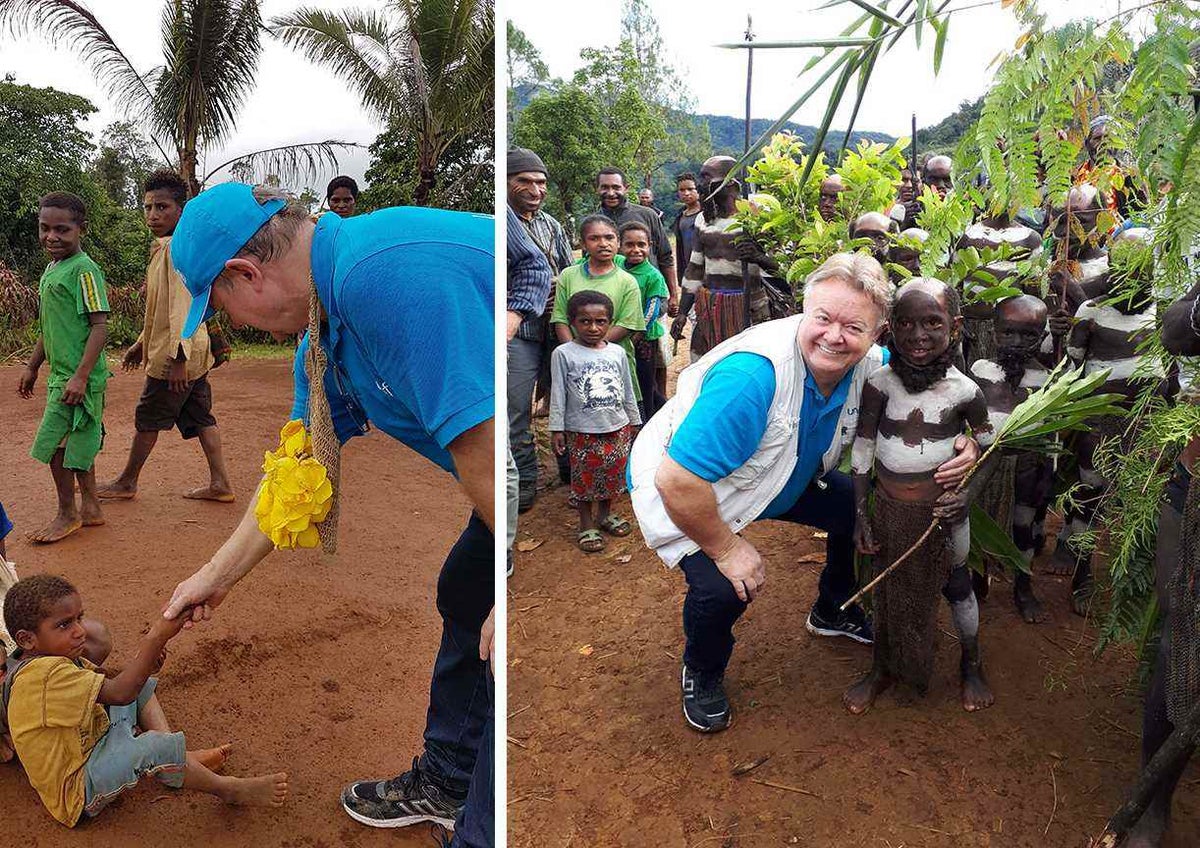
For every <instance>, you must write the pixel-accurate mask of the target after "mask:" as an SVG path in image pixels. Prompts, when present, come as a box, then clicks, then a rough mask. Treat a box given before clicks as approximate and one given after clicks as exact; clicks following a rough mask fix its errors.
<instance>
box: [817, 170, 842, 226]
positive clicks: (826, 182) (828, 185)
mask: <svg viewBox="0 0 1200 848" xmlns="http://www.w3.org/2000/svg"><path fill="white" fill-rule="evenodd" d="M845 190H846V181H845V180H843V179H842V175H841V174H830V175H829V176H828V177H826V178H825V179H823V180H821V194H820V197H819V198H818V199H817V212H819V213H820V215H821V220H822V221H836V220H837V219H838V218H840V217H842V211H841V209H840V208H839V206H838V198H839V197H840V196H841V194H842V192H843V191H845Z"/></svg>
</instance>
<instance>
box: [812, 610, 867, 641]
mask: <svg viewBox="0 0 1200 848" xmlns="http://www.w3.org/2000/svg"><path fill="white" fill-rule="evenodd" d="M804 626H805V628H806V629H807V630H808V632H809V633H811V634H812V635H814V636H845V637H846V638H848V639H853V640H854V641H855V642H859V643H861V644H863V645H870V644H873V643H874V641H875V634H874V633H873V632H872V631H871V622H870V620H868V619H867V614H866V613H865V612H863V608H862V607H860V606H859V605H858V604H854V605H853V606H851V607H850V608H849V609H847V610H846V611H845V612H839V613H838V614H837V615H836V616H834V617H832V618H826V617H825V616H823V615H821V613H820V612H819V611H818V610H817V608H816V606H814V607H813V608H812V611H811V612H810V613H809V614H808V620H807V621H805V622H804Z"/></svg>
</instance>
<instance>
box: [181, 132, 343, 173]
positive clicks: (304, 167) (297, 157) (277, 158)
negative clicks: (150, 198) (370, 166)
mask: <svg viewBox="0 0 1200 848" xmlns="http://www.w3.org/2000/svg"><path fill="white" fill-rule="evenodd" d="M355 147H362V145H361V144H357V143H356V142H353V141H339V140H337V139H327V140H325V141H313V142H306V143H303V144H285V145H282V146H280V147H270V148H267V149H266V150H255V151H253V152H251V153H243V154H241V155H240V156H235V157H234V158H232V159H229V160H227V161H225V162H222V163H221V164H220V165H217V166H216V167H215V168H213V169H212V170H210V171H209V172H208V173H207V174H205V175H204V179H203V180H202V182H205V183H206V182H208V180H209V179H210V178H211V177H213V176H214V175H215V174H218V173H220V172H221V171H223V170H224V169H226V168H230V167H233V166H235V165H244V166H245V167H246V168H248V169H249V171H250V173H251V174H253V176H254V179H255V181H256V182H265V181H266V179H267V177H269V176H273V177H278V178H279V180H280V182H283V183H290V184H308V183H311V182H313V181H314V180H316V179H318V178H319V177H320V176H321V174H323V173H326V172H328V171H330V170H335V171H336V170H338V151H339V150H340V151H345V150H347V149H350V148H355Z"/></svg>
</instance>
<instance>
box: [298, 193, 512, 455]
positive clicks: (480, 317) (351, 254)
mask: <svg viewBox="0 0 1200 848" xmlns="http://www.w3.org/2000/svg"><path fill="white" fill-rule="evenodd" d="M494 245H495V225H494V222H493V219H492V217H491V216H490V215H474V214H470V213H466V212H448V211H445V210H442V209H425V208H409V207H398V208H394V209H381V210H379V211H378V212H372V213H371V214H369V215H360V216H358V217H354V218H341V217H339V216H338V215H335V214H333V213H327V214H325V215H323V216H322V217H321V219H320V220H319V221H318V222H317V227H316V232H315V233H314V235H313V243H312V273H313V282H315V283H316V286H317V296H318V297H319V298H320V299H321V303H322V305H324V307H325V311H326V313H327V315H328V318H329V326H328V331H324V330H323V335H322V337H321V346H322V347H323V348H324V349H325V352H326V354H327V355H328V357H329V367H328V369H327V371H326V374H325V391H326V394H327V395H328V396H329V403H330V407H331V409H332V411H333V420H334V427H335V429H336V430H337V435H338V438H339V439H340V440H341V441H342V442H343V443H345V442H346V440H347V439H350V438H351V437H353V436H356V435H359V434H361V433H365V432H366V431H367V425H368V422H369V423H371V424H374V425H375V426H376V427H378V428H379V429H380V430H382V431H383V432H385V433H387V434H388V435H389V436H391V437H392V438H394V439H398V440H399V441H401V442H403V443H404V444H406V445H407V446H408V447H410V448H412V449H413V450H415V451H416V452H417V453H419V454H421V455H422V456H424V457H425V458H426V459H428V460H430V461H431V462H433V463H435V464H437V465H439V466H440V467H442V468H444V469H445V470H447V471H450V472H452V473H453V471H454V462H453V459H452V457H451V456H450V452H449V451H447V450H446V446H447V445H449V444H450V443H451V442H453V441H454V440H455V439H456V438H457V437H458V436H459V435H461V434H462V433H464V432H465V431H467V430H469V429H471V428H472V427H474V426H476V425H477V424H480V423H482V422H484V421H486V420H487V419H489V418H491V417H492V416H493V415H494V414H495V373H494V365H495V351H494V346H493V345H492V343H491V340H492V337H493V336H494V335H495V326H496V323H495V317H494V316H495V301H494V291H495V259H494V256H495V246H494ZM485 342H486V343H485ZM307 351H308V336H307V335H306V336H305V337H304V339H303V340H302V342H301V344H300V347H299V348H298V349H297V351H296V359H295V362H294V365H293V376H294V378H295V399H294V402H293V405H292V417H293V418H302V419H304V420H305V421H308V395H309V385H308V376H307V374H306V373H305V370H304V357H305V354H306V353H307Z"/></svg>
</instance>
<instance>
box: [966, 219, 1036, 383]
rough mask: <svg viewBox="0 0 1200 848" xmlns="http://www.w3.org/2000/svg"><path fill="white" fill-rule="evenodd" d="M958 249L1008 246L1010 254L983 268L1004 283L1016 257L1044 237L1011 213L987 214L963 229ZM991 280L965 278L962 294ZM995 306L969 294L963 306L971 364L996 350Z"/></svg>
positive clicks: (1032, 251)
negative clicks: (974, 299) (974, 280)
mask: <svg viewBox="0 0 1200 848" xmlns="http://www.w3.org/2000/svg"><path fill="white" fill-rule="evenodd" d="M958 247H959V249H963V248H969V247H973V248H975V249H976V250H979V251H984V250H996V249H998V248H1001V247H1007V248H1008V250H1009V258H1007V259H999V260H997V261H995V262H990V263H988V264H987V265H985V266H984V270H985V271H987V272H988V273H989V274H991V275H992V276H993V277H995V279H996V282H997V283H1003V282H1004V281H1005V280H1007V279H1008V278H1009V277H1011V276H1012V275H1013V274H1014V273H1016V270H1017V261H1019V260H1022V259H1027V258H1029V257H1030V256H1033V255H1034V254H1037V253H1040V252H1041V249H1042V238H1041V236H1039V235H1038V234H1037V233H1036V232H1034V231H1033V230H1031V229H1030V228H1029V227H1026V226H1024V225H1023V224H1017V223H1014V222H1013V220H1012V218H1011V217H1010V216H1009V215H1008V213H1006V212H1005V213H1001V214H999V215H993V216H991V217H989V218H984V219H983V220H980V221H978V222H976V223H974V224H972V225H971V226H969V227H967V231H966V232H965V233H963V235H962V238H961V239H959V242H958ZM989 285H991V283H990V282H986V283H985V282H982V281H980V282H971V281H970V280H968V281H965V282H964V284H963V294H964V295H966V294H968V293H969V292H971V291H972V290H983V289H986V288H988V286H989ZM994 317H995V307H994V305H993V304H991V303H988V302H987V301H983V300H977V301H974V302H972V301H971V300H970V299H969V298H968V300H967V303H966V305H965V306H964V307H963V337H964V338H963V357H964V360H965V361H966V363H967V364H968V365H970V364H971V363H973V362H974V361H975V360H977V359H991V358H992V357H993V356H994V355H995V352H996V342H995V334H994V333H993V329H992V322H993V319H994Z"/></svg>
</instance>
